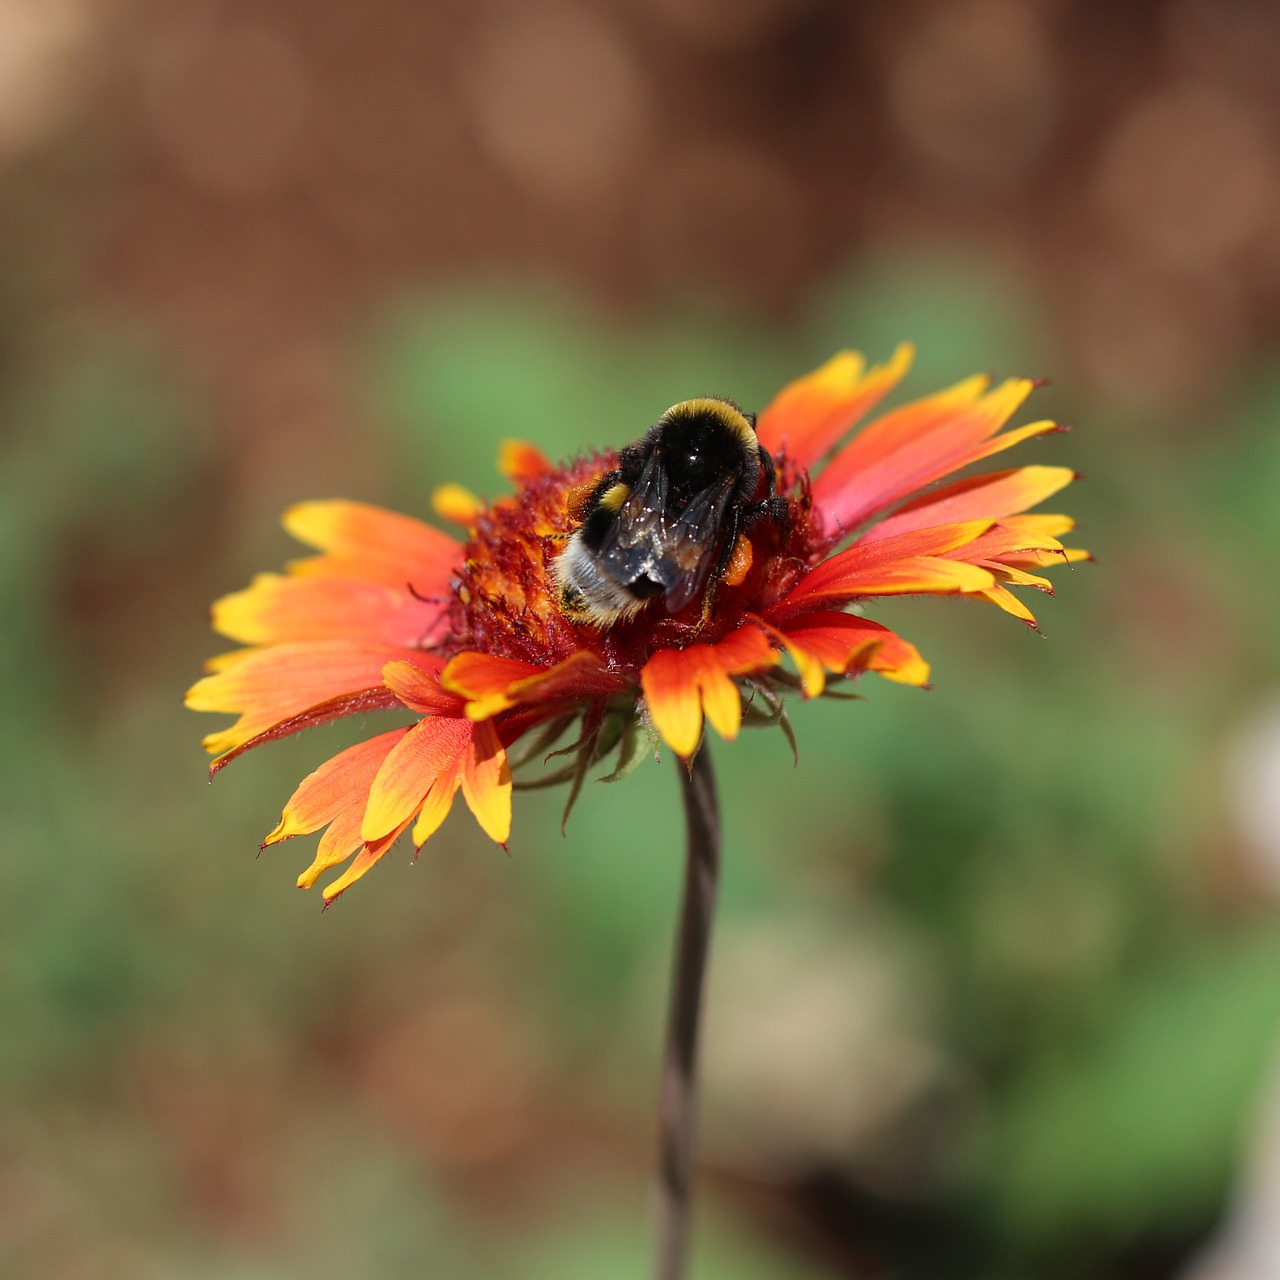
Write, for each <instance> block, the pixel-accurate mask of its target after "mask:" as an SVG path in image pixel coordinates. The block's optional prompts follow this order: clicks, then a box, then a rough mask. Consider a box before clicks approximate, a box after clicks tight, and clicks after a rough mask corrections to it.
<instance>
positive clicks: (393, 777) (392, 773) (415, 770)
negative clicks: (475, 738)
mask: <svg viewBox="0 0 1280 1280" xmlns="http://www.w3.org/2000/svg"><path fill="white" fill-rule="evenodd" d="M470 744H471V723H470V721H467V720H461V719H453V718H450V717H448V716H428V717H427V718H426V719H425V720H419V721H418V723H417V724H415V725H414V726H413V727H412V728H411V729H410V730H409V732H408V733H406V734H405V735H404V737H403V738H401V739H400V741H399V742H397V743H396V745H395V746H394V747H392V749H391V751H390V752H389V754H388V755H387V758H386V759H385V760H384V761H383V762H382V767H381V768H380V769H379V770H378V772H377V775H376V776H375V777H374V779H373V784H372V785H371V786H370V788H369V802H368V805H367V806H366V808H365V811H364V820H363V821H362V822H361V824H360V834H361V836H362V837H363V838H364V839H365V840H366V841H373V840H380V839H381V838H382V837H383V836H385V835H386V834H387V832H389V831H392V830H394V829H395V828H396V827H399V826H402V825H403V824H404V823H407V822H409V821H410V820H411V819H412V818H413V816H414V815H415V814H416V813H417V812H418V806H419V805H421V804H422V802H423V800H424V799H425V798H426V795H427V792H428V791H430V790H431V786H432V784H433V783H434V782H435V781H436V779H437V778H438V777H440V775H441V774H442V773H443V772H444V771H445V770H446V769H450V768H452V767H453V765H454V763H455V761H457V760H458V759H459V758H460V757H461V755H462V753H463V752H464V751H466V750H467V749H468V748H469V746H470Z"/></svg>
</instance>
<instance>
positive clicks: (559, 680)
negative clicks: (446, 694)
mask: <svg viewBox="0 0 1280 1280" xmlns="http://www.w3.org/2000/svg"><path fill="white" fill-rule="evenodd" d="M440 683H441V685H442V686H443V687H444V688H445V689H447V690H449V691H450V692H452V693H456V694H458V695H459V696H461V697H464V698H466V699H467V707H466V714H467V716H468V717H469V718H470V719H472V720H487V719H489V717H491V716H494V715H497V714H498V713H499V712H501V711H506V710H507V709H508V708H510V707H514V706H519V705H522V704H526V703H532V702H555V701H559V700H563V699H589V698H598V697H603V696H607V695H608V694H610V693H614V692H616V691H617V690H619V689H621V688H623V687H624V684H625V681H624V680H623V679H622V677H620V676H618V675H616V674H614V673H612V672H610V671H609V670H608V669H607V668H606V667H605V665H604V663H603V661H602V660H601V659H600V658H598V657H597V656H596V655H595V654H594V653H591V652H589V651H588V650H585V649H583V650H579V651H578V652H577V653H574V654H571V655H570V656H569V657H568V658H566V659H565V660H564V661H563V662H560V663H557V664H556V665H555V666H553V667H537V666H535V665H534V664H533V663H531V662H521V661H519V660H518V659H515V658H499V657H495V656H494V655H492V654H487V653H475V652H467V653H460V654H458V656H457V657H455V658H453V659H452V660H451V661H450V662H449V664H448V666H446V667H445V669H444V672H443V674H442V675H441V677H440Z"/></svg>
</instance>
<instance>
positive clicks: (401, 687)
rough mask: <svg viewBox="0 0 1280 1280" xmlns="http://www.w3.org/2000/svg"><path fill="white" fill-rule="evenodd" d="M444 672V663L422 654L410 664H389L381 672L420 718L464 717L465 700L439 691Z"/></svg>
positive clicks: (383, 678) (386, 681)
mask: <svg viewBox="0 0 1280 1280" xmlns="http://www.w3.org/2000/svg"><path fill="white" fill-rule="evenodd" d="M443 670H444V660H443V659H441V658H435V657H431V656H430V655H429V654H425V653H424V654H419V655H417V656H416V657H415V658H414V659H413V660H412V661H411V662H404V661H399V662H388V663H387V665H386V666H385V667H383V668H382V683H383V684H385V685H386V686H387V688H388V689H390V690H391V692H392V693H393V694H395V696H396V697H397V698H398V699H399V700H400V701H401V702H403V703H404V705H405V706H406V707H408V708H409V709H410V710H411V711H416V712H418V714H419V715H424V716H425V715H440V716H458V715H461V714H462V707H463V702H462V699H461V698H459V697H458V696H457V694H453V693H449V692H448V691H447V690H445V689H443V688H441V687H440V673H441V671H443Z"/></svg>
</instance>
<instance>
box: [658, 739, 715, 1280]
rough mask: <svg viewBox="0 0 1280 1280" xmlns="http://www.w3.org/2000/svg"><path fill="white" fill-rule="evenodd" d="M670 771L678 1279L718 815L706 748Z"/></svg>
mask: <svg viewBox="0 0 1280 1280" xmlns="http://www.w3.org/2000/svg"><path fill="white" fill-rule="evenodd" d="M677 768H678V770H679V774H680V796H681V799H682V800H683V801H684V819H685V837H686V854H685V871H684V897H683V900H682V901H681V904H680V932H679V935H678V937H677V940H676V955H675V967H674V972H673V976H672V982H671V1008H670V1011H669V1016H668V1022H667V1045H666V1051H665V1053H664V1055H663V1062H662V1094H661V1100H660V1103H659V1108H658V1126H659V1137H658V1147H659V1166H658V1187H657V1192H658V1206H657V1208H658V1223H657V1232H658V1238H657V1255H656V1259H655V1269H654V1275H655V1276H656V1277H657V1280H682V1277H683V1276H684V1274H685V1264H686V1261H687V1257H688V1250H689V1217H690V1208H691V1204H692V1199H693V1152H694V1146H695V1144H696V1141H697V1129H698V1029H699V1024H700V1022H701V1019H702V988H703V980H704V978H705V976H706V971H707V953H708V950H709V949H710V945H711V920H712V916H713V914H714V912H715V905H716V881H717V878H718V876H719V873H720V810H719V806H718V805H717V803H716V779H715V773H714V772H713V770H712V768H711V752H710V750H709V749H708V746H707V744H706V743H705V742H704V743H703V744H702V747H701V749H700V750H699V751H698V753H697V755H695V756H694V758H693V761H692V763H691V764H690V765H689V766H688V767H685V765H684V764H683V763H680V764H678V765H677Z"/></svg>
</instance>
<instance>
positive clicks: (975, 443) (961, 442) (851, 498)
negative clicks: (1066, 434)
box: [813, 378, 1059, 533]
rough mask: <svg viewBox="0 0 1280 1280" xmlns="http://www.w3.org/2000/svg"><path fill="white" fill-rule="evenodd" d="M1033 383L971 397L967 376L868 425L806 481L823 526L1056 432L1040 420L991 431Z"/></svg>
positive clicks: (852, 524)
mask: <svg viewBox="0 0 1280 1280" xmlns="http://www.w3.org/2000/svg"><path fill="white" fill-rule="evenodd" d="M1034 385H1035V384H1034V383H1032V382H1031V381H1029V380H1028V379H1026V378H1011V379H1009V380H1008V381H1006V382H1003V383H1001V384H1000V386H998V387H996V388H994V389H993V390H991V391H989V392H987V393H986V394H985V395H982V396H981V397H980V398H979V399H976V400H974V399H972V395H973V392H974V390H975V389H977V388H979V387H980V386H981V383H980V382H979V381H976V380H970V381H969V382H968V383H961V384H960V385H959V386H958V387H953V388H951V389H950V391H946V392H942V393H941V394H940V395H939V396H935V397H930V398H929V399H927V400H923V401H919V402H917V403H916V404H915V405H907V406H905V407H904V408H903V409H899V410H896V411H895V413H892V414H889V415H887V416H886V417H885V418H883V419H881V420H880V421H879V422H875V423H872V424H871V426H870V427H868V428H867V430H866V431H864V432H862V433H861V434H860V435H858V436H855V437H854V439H853V440H851V441H850V442H849V444H848V445H846V446H845V448H843V449H842V450H841V451H840V452H839V453H838V454H837V455H836V457H835V458H833V459H832V461H831V463H830V465H829V466H828V467H827V468H826V469H825V470H824V471H823V472H822V473H821V475H819V476H818V477H817V479H816V480H815V481H814V483H813V502H814V507H815V509H816V510H817V511H818V512H819V513H820V515H821V517H822V520H823V522H824V525H825V527H826V528H827V530H828V531H829V532H833V533H834V532H838V531H839V530H845V529H853V528H856V527H857V526H858V525H860V524H861V523H862V522H863V521H865V520H867V519H868V518H870V517H871V516H873V515H875V514H877V513H878V512H880V511H883V510H884V509H885V508H886V507H889V506H891V505H892V504H893V503H895V502H898V501H900V500H901V499H903V498H905V497H908V496H909V495H910V494H912V493H914V492H915V491H916V490H917V489H920V488H922V487H923V486H924V485H927V484H932V483H933V482H934V481H935V480H940V479H942V477H944V476H947V475H950V474H951V473H952V472H954V471H959V470H960V469H961V468H963V467H967V466H969V465H970V464H971V463H974V462H979V461H981V460H982V459H983V458H986V457H989V456H990V455H991V454H994V453H999V452H1000V451H1001V450H1003V449H1008V448H1010V447H1012V446H1013V445H1015V444H1019V443H1020V442H1021V441H1023V440H1026V439H1029V438H1031V437H1032V436H1037V435H1044V434H1046V433H1047V432H1050V431H1057V430H1059V428H1058V426H1057V424H1056V423H1053V422H1047V421H1045V422H1034V423H1031V424H1030V425H1028V426H1025V427H1019V428H1017V429H1016V430H1013V431H1007V432H1005V433H1004V434H1003V435H997V434H996V432H998V431H999V430H1000V428H1001V427H1002V426H1004V424H1005V423H1006V422H1007V421H1008V420H1009V418H1010V417H1012V415H1013V414H1014V413H1015V412H1016V411H1017V409H1018V408H1019V407H1020V406H1021V405H1022V403H1023V401H1024V400H1026V398H1027V396H1028V395H1029V394H1030V393H1031V391H1032V389H1033V387H1034ZM889 427H892V428H893V429H891V430H890V429H887V428H889Z"/></svg>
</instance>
